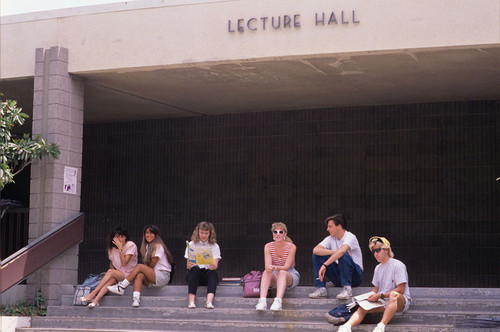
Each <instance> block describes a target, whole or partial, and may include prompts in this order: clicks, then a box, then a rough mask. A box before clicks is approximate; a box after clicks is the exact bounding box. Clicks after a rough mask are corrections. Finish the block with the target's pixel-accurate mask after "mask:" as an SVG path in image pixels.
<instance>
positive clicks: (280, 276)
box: [255, 222, 300, 311]
mask: <svg viewBox="0 0 500 332" xmlns="http://www.w3.org/2000/svg"><path fill="white" fill-rule="evenodd" d="M271 233H272V234H273V239H274V241H272V242H269V243H267V244H266V245H265V246H264V262H265V267H266V269H265V271H264V272H263V273H262V279H261V282H260V299H259V302H257V305H256V306H255V309H257V310H265V309H267V291H268V290H269V287H276V297H275V298H274V301H273V304H272V305H271V310H273V311H279V310H281V307H282V306H281V302H282V300H283V296H284V295H285V289H286V288H287V287H288V288H293V287H296V286H297V285H298V284H299V280H300V274H299V272H298V271H297V270H295V267H294V266H295V252H296V251H297V247H296V246H295V245H294V244H293V243H292V239H290V237H289V236H288V229H287V227H286V225H285V224H284V223H282V222H275V223H273V224H272V225H271Z"/></svg>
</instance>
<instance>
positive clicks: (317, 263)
mask: <svg viewBox="0 0 500 332" xmlns="http://www.w3.org/2000/svg"><path fill="white" fill-rule="evenodd" d="M328 257H329V256H319V255H316V254H313V255H312V262H313V272H314V285H315V286H316V290H314V292H312V293H311V294H309V297H310V298H311V299H319V298H320V297H328V292H327V291H326V280H325V279H323V281H321V280H319V269H320V268H321V266H323V263H324V262H326V260H327V259H328ZM328 269H329V267H327V268H326V272H327V275H328ZM329 278H330V277H329ZM330 280H331V279H330Z"/></svg>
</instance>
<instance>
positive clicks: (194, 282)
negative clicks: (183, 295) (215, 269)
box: [186, 266, 201, 308]
mask: <svg viewBox="0 0 500 332" xmlns="http://www.w3.org/2000/svg"><path fill="white" fill-rule="evenodd" d="M200 278H201V269H200V268H199V267H198V266H193V267H192V268H191V269H190V270H189V272H188V274H187V276H186V281H187V283H188V302H189V304H188V308H196V305H195V304H194V303H195V302H194V301H195V299H196V292H197V290H198V285H199V284H200Z"/></svg>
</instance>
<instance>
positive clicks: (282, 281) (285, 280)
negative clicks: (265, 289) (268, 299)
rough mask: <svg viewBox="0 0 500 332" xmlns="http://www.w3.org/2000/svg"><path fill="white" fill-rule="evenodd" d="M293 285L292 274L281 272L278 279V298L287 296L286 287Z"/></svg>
mask: <svg viewBox="0 0 500 332" xmlns="http://www.w3.org/2000/svg"><path fill="white" fill-rule="evenodd" d="M292 283H293V278H292V274H291V273H290V272H288V271H285V270H281V271H279V272H278V276H277V278H276V297H278V298H280V299H282V298H283V296H284V295H285V290H286V286H291V285H292Z"/></svg>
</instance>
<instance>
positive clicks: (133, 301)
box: [132, 295, 141, 308]
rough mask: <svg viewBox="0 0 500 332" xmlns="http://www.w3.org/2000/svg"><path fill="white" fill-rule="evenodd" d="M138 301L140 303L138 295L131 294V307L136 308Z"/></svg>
mask: <svg viewBox="0 0 500 332" xmlns="http://www.w3.org/2000/svg"><path fill="white" fill-rule="evenodd" d="M139 303H141V298H140V296H136V295H133V296H132V307H134V308H137V307H138V306H139Z"/></svg>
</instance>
